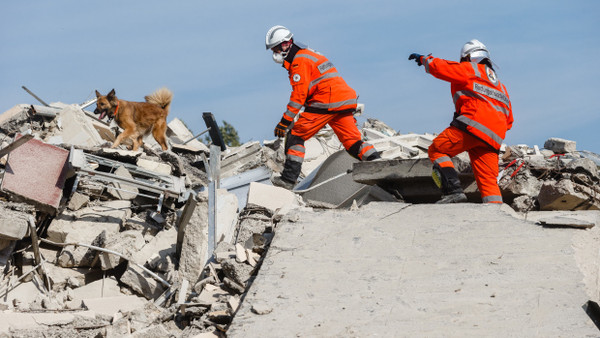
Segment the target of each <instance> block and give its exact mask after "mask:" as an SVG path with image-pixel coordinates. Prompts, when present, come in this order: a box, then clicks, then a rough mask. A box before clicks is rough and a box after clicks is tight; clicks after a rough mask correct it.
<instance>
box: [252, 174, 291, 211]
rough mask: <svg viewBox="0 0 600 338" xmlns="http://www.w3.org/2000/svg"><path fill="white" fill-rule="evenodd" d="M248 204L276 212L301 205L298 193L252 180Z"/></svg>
mask: <svg viewBox="0 0 600 338" xmlns="http://www.w3.org/2000/svg"><path fill="white" fill-rule="evenodd" d="M247 206H253V207H261V208H265V209H267V210H269V211H270V212H271V213H272V214H275V212H276V211H277V210H278V209H283V208H286V207H290V206H299V203H298V201H297V197H296V194H294V193H293V192H291V191H289V190H287V189H284V188H280V187H275V186H272V185H266V184H261V183H257V182H252V183H250V189H249V190H248V202H247Z"/></svg>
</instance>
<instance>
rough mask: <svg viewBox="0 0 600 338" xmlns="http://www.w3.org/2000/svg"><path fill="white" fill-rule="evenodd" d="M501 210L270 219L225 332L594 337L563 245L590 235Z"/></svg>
mask: <svg viewBox="0 0 600 338" xmlns="http://www.w3.org/2000/svg"><path fill="white" fill-rule="evenodd" d="M505 208H506V207H503V206H491V205H485V204H455V205H444V206H437V205H436V206H434V205H430V204H428V205H424V204H414V205H408V204H403V203H380V202H373V203H370V204H368V205H366V206H362V207H361V208H359V209H358V210H356V211H349V212H345V213H340V212H339V211H330V210H325V211H323V212H319V213H314V212H308V211H306V212H300V213H299V220H298V221H296V222H294V223H288V222H281V223H279V224H278V231H277V236H276V237H275V239H274V240H273V243H272V244H271V247H270V249H269V251H268V253H267V256H266V257H265V259H264V263H263V264H262V268H261V270H260V271H259V272H258V275H257V277H256V279H255V280H254V282H253V283H252V285H251V287H250V289H249V290H248V293H247V295H246V297H245V299H244V302H242V304H241V305H240V308H239V310H238V312H237V314H236V316H235V318H234V319H233V322H232V324H231V326H230V328H229V330H228V331H227V336H228V337H232V338H233V337H248V336H259V335H260V336H265V332H268V334H266V336H270V337H277V336H289V335H297V336H338V335H341V336H344V335H348V334H350V335H352V336H374V335H382V336H386V335H389V333H390V332H402V335H404V336H423V335H425V336H432V337H433V336H445V335H448V333H449V332H451V333H452V334H451V335H452V336H489V335H497V336H557V335H559V336H561V335H564V336H582V337H583V336H595V335H597V333H598V330H597V328H596V326H595V325H594V323H593V322H592V320H591V319H590V318H589V317H588V315H587V314H586V313H585V311H584V310H583V309H582V305H584V304H586V302H587V301H588V300H589V299H590V298H589V296H588V295H587V294H586V291H585V289H584V287H583V283H581V281H582V279H583V272H582V271H580V270H579V267H578V266H577V264H576V262H575V259H574V257H575V256H576V255H577V252H576V251H575V249H574V248H573V247H572V240H573V237H574V235H575V234H578V233H580V232H583V231H588V230H580V229H547V228H544V227H541V226H539V225H535V224H532V223H530V222H527V221H523V220H521V219H519V218H515V217H513V216H512V214H514V211H512V210H510V211H511V212H508V210H506V209H505ZM473 219H476V220H477V226H475V227H474V226H473V223H472V222H471V221H470V220H473ZM593 229H595V228H593ZM332 237H335V238H336V240H335V241H334V242H335V243H334V244H333V245H332V243H333V242H332V241H331V240H330V238H332ZM407 238H409V239H411V240H406V239H407ZM457 248H460V249H458V250H457ZM596 255H597V251H596ZM356 257H361V259H360V260H357V259H356ZM596 257H597V256H596ZM596 261H597V260H596ZM390 267H397V268H390ZM597 270H598V269H597V268H596V271H597ZM540 276H547V278H540ZM332 281H335V283H334V284H332ZM307 285H308V286H310V287H307ZM274 295H276V296H274ZM254 304H265V305H266V306H264V307H263V308H266V309H269V311H265V312H262V313H263V314H262V315H258V314H256V313H253V311H252V307H253V306H254ZM267 312H268V313H267ZM332 313H336V314H338V316H336V318H337V319H336V320H335V321H331V320H327V319H326V318H330V317H331V314H332ZM507 320H509V321H510V322H511V325H506V322H507Z"/></svg>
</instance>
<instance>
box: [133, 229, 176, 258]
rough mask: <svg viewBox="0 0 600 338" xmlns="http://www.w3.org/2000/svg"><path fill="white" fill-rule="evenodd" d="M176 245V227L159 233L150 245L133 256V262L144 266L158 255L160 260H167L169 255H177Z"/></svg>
mask: <svg viewBox="0 0 600 338" xmlns="http://www.w3.org/2000/svg"><path fill="white" fill-rule="evenodd" d="M176 243H177V229H176V228H175V227H171V228H169V229H165V230H162V231H159V232H158V233H157V234H156V236H154V237H153V238H152V239H151V240H150V242H148V244H146V245H144V247H142V248H141V249H140V250H138V251H137V252H135V253H134V254H133V261H134V262H136V263H138V264H142V265H143V264H145V263H146V262H148V261H149V260H150V259H152V257H153V255H155V254H158V255H159V256H160V259H165V258H166V257H167V256H168V255H172V254H174V253H175V245H176Z"/></svg>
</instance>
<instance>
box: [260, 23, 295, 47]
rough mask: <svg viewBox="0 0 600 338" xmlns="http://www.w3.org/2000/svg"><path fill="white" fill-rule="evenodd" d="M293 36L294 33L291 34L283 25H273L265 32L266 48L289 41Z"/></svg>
mask: <svg viewBox="0 0 600 338" xmlns="http://www.w3.org/2000/svg"><path fill="white" fill-rule="evenodd" d="M293 36H294V34H292V32H290V30H289V29H287V28H285V27H283V26H273V27H271V29H269V31H268V32H267V36H266V38H265V46H266V47H267V50H268V49H271V48H273V47H275V46H277V45H278V44H280V43H282V42H285V41H290V40H291V39H292V37H293Z"/></svg>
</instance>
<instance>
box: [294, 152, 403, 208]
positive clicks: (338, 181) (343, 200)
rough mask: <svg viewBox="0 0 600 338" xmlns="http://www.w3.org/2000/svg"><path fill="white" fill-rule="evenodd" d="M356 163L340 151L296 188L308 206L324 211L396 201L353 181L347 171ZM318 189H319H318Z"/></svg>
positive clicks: (387, 195)
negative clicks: (355, 204)
mask: <svg viewBox="0 0 600 338" xmlns="http://www.w3.org/2000/svg"><path fill="white" fill-rule="evenodd" d="M356 162H358V160H357V159H355V158H353V157H351V156H350V155H348V153H347V152H346V151H345V150H340V151H338V152H336V153H334V154H333V155H331V156H329V157H328V158H327V160H325V162H323V164H322V165H321V166H320V167H319V168H318V169H317V170H315V171H314V172H313V173H311V174H310V175H309V176H308V177H306V178H305V179H304V180H303V181H302V182H300V184H299V185H298V186H297V187H296V190H295V192H296V193H298V194H300V195H302V198H303V200H304V201H305V202H306V203H307V204H309V205H310V206H316V207H325V208H346V207H350V206H351V205H352V203H353V201H354V200H357V202H360V203H361V204H362V203H368V202H369V201H372V200H381V198H383V199H384V200H395V199H394V198H393V197H392V196H391V195H390V194H389V193H387V192H385V191H383V190H382V189H381V188H379V187H371V186H368V185H365V184H361V183H358V182H356V181H355V180H353V177H352V175H351V174H349V173H348V170H350V169H351V168H352V164H353V163H356ZM317 185H318V186H317Z"/></svg>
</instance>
